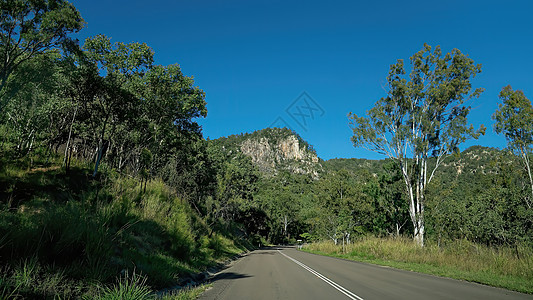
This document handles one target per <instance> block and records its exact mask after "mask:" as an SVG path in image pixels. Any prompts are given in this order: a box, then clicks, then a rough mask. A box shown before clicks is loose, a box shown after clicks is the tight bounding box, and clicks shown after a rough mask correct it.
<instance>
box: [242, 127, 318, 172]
mask: <svg viewBox="0 0 533 300" xmlns="http://www.w3.org/2000/svg"><path fill="white" fill-rule="evenodd" d="M240 150H241V152H242V153H243V154H244V155H247V156H249V157H250V158H251V159H252V162H253V163H254V164H256V165H257V166H258V167H259V170H261V171H262V172H264V173H274V174H275V173H276V172H277V170H278V169H286V170H289V171H291V172H293V173H299V174H311V175H312V176H313V177H318V170H319V169H321V168H322V166H321V165H320V164H319V163H318V157H317V155H316V154H315V153H313V152H311V151H309V150H307V149H306V147H305V145H301V144H300V142H299V141H298V139H297V138H296V137H295V136H294V135H289V136H287V137H285V138H282V139H280V140H279V141H278V142H277V143H271V141H270V140H269V139H268V138H264V137H261V138H259V139H246V140H245V141H243V142H242V143H241V145H240Z"/></svg>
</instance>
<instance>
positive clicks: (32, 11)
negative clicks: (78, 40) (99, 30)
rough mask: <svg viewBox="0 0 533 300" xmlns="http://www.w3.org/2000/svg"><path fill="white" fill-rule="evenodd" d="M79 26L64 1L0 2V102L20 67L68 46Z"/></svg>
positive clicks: (76, 14) (76, 15) (75, 14)
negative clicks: (70, 35)
mask: <svg viewBox="0 0 533 300" xmlns="http://www.w3.org/2000/svg"><path fill="white" fill-rule="evenodd" d="M83 25H84V21H83V19H82V18H81V15H80V13H79V12H78V11H77V10H76V8H75V7H74V6H73V5H72V4H70V3H68V2H67V1H64V0H43V1H35V0H0V98H3V96H4V92H5V91H4V87H5V85H6V83H7V81H8V79H9V77H10V75H11V74H12V73H13V72H14V71H15V70H16V69H17V68H18V67H19V66H20V64H22V63H24V62H25V61H27V60H29V59H31V58H32V57H34V56H35V55H37V54H39V53H43V52H45V51H47V50H49V49H52V48H57V47H59V46H65V45H66V44H68V43H69V42H71V41H70V40H69V39H68V37H67V35H68V34H69V33H71V32H78V31H79V30H81V28H82V27H83ZM3 105H5V104H3ZM3 105H0V110H1V109H2V106H3Z"/></svg>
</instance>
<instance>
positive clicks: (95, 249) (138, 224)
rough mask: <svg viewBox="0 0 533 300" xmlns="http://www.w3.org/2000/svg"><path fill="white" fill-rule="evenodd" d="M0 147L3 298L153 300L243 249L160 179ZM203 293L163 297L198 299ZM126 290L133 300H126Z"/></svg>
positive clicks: (0, 275) (0, 290)
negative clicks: (15, 154) (96, 173)
mask: <svg viewBox="0 0 533 300" xmlns="http://www.w3.org/2000/svg"><path fill="white" fill-rule="evenodd" d="M10 156H11V155H10V154H9V153H5V152H2V151H1V150H0V299H27V298H40V299H79V298H83V299H152V298H154V294H153V291H155V290H157V289H160V288H163V287H169V286H172V285H175V284H176V282H177V281H178V280H179V279H180V278H183V277H185V276H187V274H189V273H196V272H201V271H204V270H205V269H206V268H208V267H209V266H213V265H215V264H217V262H220V261H222V260H226V259H228V258H229V257H232V256H234V255H235V254H237V253H240V252H243V251H244V250H245V246H246V245H243V244H241V243H240V242H238V241H237V240H236V239H233V238H232V237H231V235H230V234H225V233H223V231H211V229H210V228H208V226H207V225H206V224H205V222H204V221H203V220H202V219H201V218H200V217H199V216H198V215H197V214H196V213H195V211H193V210H192V209H191V207H190V206H189V204H188V203H186V202H184V201H182V200H180V199H178V198H177V197H175V196H174V194H173V193H172V191H171V189H169V188H168V187H166V186H165V185H164V184H163V183H162V182H160V181H157V180H153V181H152V182H150V183H148V186H147V188H146V192H145V193H143V192H142V191H141V189H140V185H139V182H138V180H136V179H134V178H129V177H124V176H120V175H118V174H116V173H113V172H112V171H106V170H105V168H103V170H102V173H101V174H102V175H100V177H99V178H98V179H96V180H95V179H91V177H90V174H91V168H90V166H89V165H85V164H84V163H82V162H78V163H74V166H73V167H72V170H71V171H70V172H69V173H68V174H65V171H64V170H63V169H62V168H61V167H59V166H61V158H60V157H56V158H55V159H53V160H52V161H49V162H45V160H44V159H42V158H40V157H39V156H38V155H36V156H34V157H32V159H30V158H25V159H8V157H10ZM199 290H201V288H200V289H193V290H189V291H187V292H186V293H180V294H175V295H171V296H168V297H166V298H165V299H188V298H191V297H192V298H194V297H195V294H197V293H198V291H199ZM121 293H122V294H124V293H127V294H129V295H130V296H131V297H128V298H120V297H119V295H120V294H121Z"/></svg>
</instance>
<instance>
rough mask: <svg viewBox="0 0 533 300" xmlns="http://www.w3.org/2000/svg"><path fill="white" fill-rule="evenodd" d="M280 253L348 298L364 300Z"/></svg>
mask: <svg viewBox="0 0 533 300" xmlns="http://www.w3.org/2000/svg"><path fill="white" fill-rule="evenodd" d="M278 252H279V253H280V254H281V255H283V256H285V257H286V258H288V259H290V260H292V261H293V262H294V263H295V264H297V265H299V266H300V267H302V268H304V269H306V270H307V271H309V272H310V273H312V274H313V275H315V276H316V277H318V278H320V279H322V280H323V281H324V282H325V283H327V284H329V285H331V286H332V287H334V288H335V289H336V290H338V291H339V292H341V293H343V294H344V295H345V296H346V297H348V298H350V299H352V300H363V298H361V297H359V296H357V295H356V294H354V293H352V292H350V291H349V290H347V289H346V288H344V287H342V286H341V285H340V284H338V283H336V282H334V281H333V280H331V279H329V278H327V277H326V276H324V275H322V274H320V273H318V272H317V271H315V270H313V269H311V268H310V267H308V266H306V265H304V264H303V263H301V262H299V261H298V260H296V259H294V258H292V257H290V256H288V255H287V254H285V253H283V252H281V251H279V250H278Z"/></svg>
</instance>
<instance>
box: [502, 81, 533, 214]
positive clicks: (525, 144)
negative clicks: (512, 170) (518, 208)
mask: <svg viewBox="0 0 533 300" xmlns="http://www.w3.org/2000/svg"><path fill="white" fill-rule="evenodd" d="M500 100H501V101H502V103H500V104H499V109H498V110H496V112H494V114H493V115H492V119H493V120H495V121H496V124H494V130H495V131H496V132H497V133H499V134H503V135H504V136H505V139H506V140H507V146H508V147H509V149H511V150H512V151H513V152H515V153H516V154H518V155H519V156H520V157H521V158H522V161H523V162H524V165H525V167H526V171H527V174H528V176H529V183H530V187H531V196H532V198H531V199H528V200H527V201H526V203H527V206H528V207H529V208H531V205H532V202H533V177H532V175H531V164H530V155H531V152H532V150H533V106H532V105H531V101H530V100H529V99H528V98H526V96H525V95H524V92H522V91H520V90H516V91H515V90H513V88H512V87H511V86H510V85H508V86H506V87H504V88H503V89H502V91H501V92H500Z"/></svg>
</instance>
